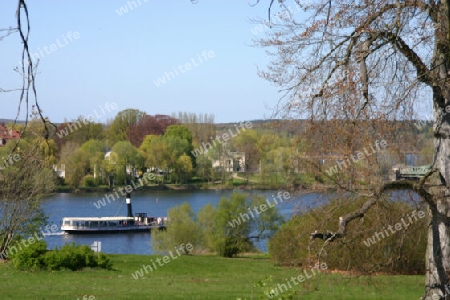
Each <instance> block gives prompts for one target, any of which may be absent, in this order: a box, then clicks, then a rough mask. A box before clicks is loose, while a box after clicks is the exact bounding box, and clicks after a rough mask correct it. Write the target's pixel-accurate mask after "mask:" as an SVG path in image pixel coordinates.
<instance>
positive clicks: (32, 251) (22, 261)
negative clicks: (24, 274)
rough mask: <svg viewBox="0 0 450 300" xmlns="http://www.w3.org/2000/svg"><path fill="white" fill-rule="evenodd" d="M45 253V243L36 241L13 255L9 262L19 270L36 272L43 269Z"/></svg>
mask: <svg viewBox="0 0 450 300" xmlns="http://www.w3.org/2000/svg"><path fill="white" fill-rule="evenodd" d="M46 251H47V244H46V243H45V241H43V240H41V241H37V242H36V243H34V244H31V245H29V246H28V247H22V249H21V250H19V251H18V252H16V253H14V254H13V255H12V258H11V262H12V264H13V266H14V267H15V268H17V269H19V270H38V269H41V268H42V267H44V261H43V255H44V254H45V252H46Z"/></svg>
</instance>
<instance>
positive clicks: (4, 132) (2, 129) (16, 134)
mask: <svg viewBox="0 0 450 300" xmlns="http://www.w3.org/2000/svg"><path fill="white" fill-rule="evenodd" d="M13 139H20V131H19V130H12V129H8V128H6V126H5V123H2V124H0V147H1V146H4V145H5V144H6V142H8V141H9V140H13Z"/></svg>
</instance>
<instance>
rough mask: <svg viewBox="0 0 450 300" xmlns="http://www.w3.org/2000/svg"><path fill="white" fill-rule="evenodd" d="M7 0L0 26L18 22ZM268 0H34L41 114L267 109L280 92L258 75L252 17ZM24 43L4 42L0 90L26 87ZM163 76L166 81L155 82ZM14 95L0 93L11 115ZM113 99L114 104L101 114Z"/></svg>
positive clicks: (232, 116) (257, 114)
mask: <svg viewBox="0 0 450 300" xmlns="http://www.w3.org/2000/svg"><path fill="white" fill-rule="evenodd" d="M6 2H7V3H2V10H1V11H0V28H8V27H9V26H15V24H16V19H15V11H16V2H17V1H13V0H8V1H6ZM253 2H256V0H255V1H250V3H253ZM266 2H267V3H266ZM266 2H264V1H262V3H260V4H259V5H257V6H256V7H251V6H250V5H249V4H248V3H249V2H247V1H237V0H234V1H214V0H199V1H198V3H197V4H192V3H191V2H190V1H189V0H170V1H168V0H148V1H145V0H134V1H127V0H113V1H112V0H108V1H106V0H96V1H75V0H64V1H56V0H28V6H29V13H30V16H31V32H30V50H31V52H32V53H35V57H37V56H40V63H39V69H38V71H39V74H38V76H37V89H38V99H39V101H40V104H41V107H42V108H43V110H44V114H45V115H46V116H48V117H49V118H50V119H51V120H52V121H53V122H57V123H59V122H63V121H64V120H72V119H74V118H76V117H78V116H80V115H83V116H88V115H91V114H94V111H97V116H98V115H99V114H100V115H101V117H98V119H96V121H99V122H105V120H106V119H111V118H113V117H114V116H115V114H116V113H117V112H118V111H121V110H123V109H126V108H136V109H140V110H143V111H145V112H147V113H148V114H152V115H153V114H171V113H172V112H178V111H187V112H195V113H212V114H214V115H215V121H216V122H238V121H242V120H254V119H263V118H267V117H270V115H271V113H272V110H271V107H273V106H274V105H275V104H276V103H277V101H278V99H279V96H280V94H279V93H278V92H277V91H278V89H277V87H275V86H273V85H272V84H271V83H269V82H267V81H265V80H263V79H261V78H259V77H258V75H257V66H259V67H261V68H265V66H266V65H267V63H268V62H269V58H268V57H267V56H266V54H265V53H264V50H263V49H260V48H256V47H252V46H251V45H252V39H254V38H257V37H262V36H263V34H262V33H259V34H256V35H255V34H254V32H252V29H253V30H254V28H255V26H258V25H257V24H255V23H253V22H252V21H251V20H254V19H265V18H267V5H268V2H269V1H266ZM121 8H122V10H120V9H121ZM125 8H126V10H128V12H125ZM69 36H71V38H70V37H69ZM52 45H53V46H52ZM20 47H21V44H20V41H19V37H18V35H17V34H16V35H13V36H10V37H7V38H4V39H3V40H2V41H0V53H1V56H0V70H1V72H0V88H3V89H13V88H17V87H19V86H20V82H21V81H20V77H19V76H18V74H17V73H16V72H14V71H13V69H14V68H15V67H16V66H18V64H19V60H20V54H21V53H20V51H21V48H20ZM204 51H206V52H204ZM202 53H203V54H202ZM208 53H209V54H213V55H209V56H208ZM205 56H206V57H207V58H208V59H207V60H206V59H205ZM187 63H189V64H190V70H186V69H185V67H184V66H186V64H187ZM179 65H182V66H183V67H182V70H184V72H181V71H180V69H179V68H178V66H179ZM174 68H175V69H176V70H177V72H178V74H176V73H175V70H174ZM169 72H172V74H173V75H171V74H170V73H169ZM163 77H164V78H163ZM158 78H161V79H165V83H161V81H160V82H159V86H158V84H155V82H158ZM167 78H170V80H168V79H167ZM18 96H19V95H18V93H14V92H12V93H1V94H0V97H1V101H0V118H14V117H15V115H16V111H17V103H18ZM107 102H109V103H111V102H116V103H117V110H115V111H114V110H110V111H109V112H108V111H107V110H104V111H105V113H104V114H103V113H99V112H100V111H101V108H104V107H105V105H106V103H107ZM22 119H23V116H22Z"/></svg>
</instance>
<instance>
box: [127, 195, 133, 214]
mask: <svg viewBox="0 0 450 300" xmlns="http://www.w3.org/2000/svg"><path fill="white" fill-rule="evenodd" d="M127 208H128V215H127V217H133V211H132V210H131V195H130V193H127Z"/></svg>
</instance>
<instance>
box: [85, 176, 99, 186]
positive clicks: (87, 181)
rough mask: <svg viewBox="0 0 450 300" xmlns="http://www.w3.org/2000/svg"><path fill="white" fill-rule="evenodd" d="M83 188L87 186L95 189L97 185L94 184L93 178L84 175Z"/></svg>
mask: <svg viewBox="0 0 450 300" xmlns="http://www.w3.org/2000/svg"><path fill="white" fill-rule="evenodd" d="M84 186H87V187H95V186H97V183H96V182H95V178H94V176H92V175H86V176H85V177H84Z"/></svg>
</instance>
